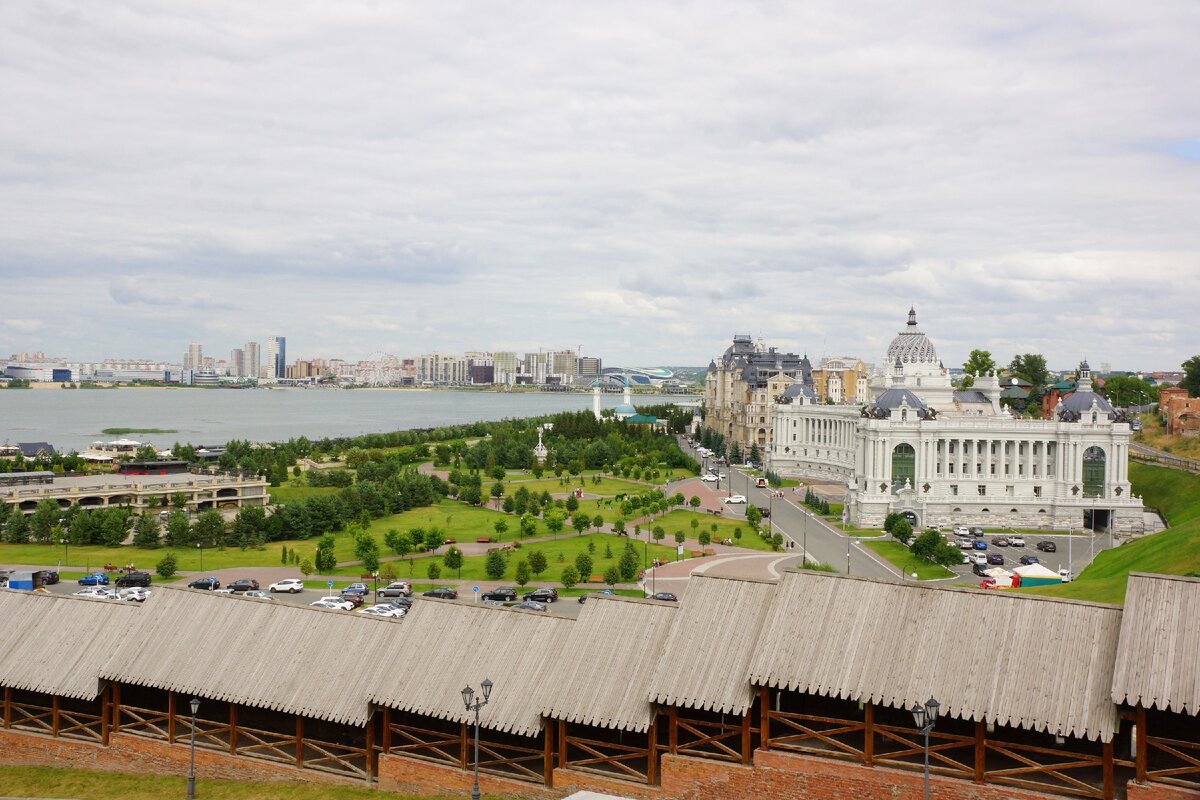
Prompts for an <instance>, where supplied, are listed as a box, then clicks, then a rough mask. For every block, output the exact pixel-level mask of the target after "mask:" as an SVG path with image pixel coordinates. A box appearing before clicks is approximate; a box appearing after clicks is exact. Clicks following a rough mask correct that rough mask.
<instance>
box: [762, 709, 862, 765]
mask: <svg viewBox="0 0 1200 800" xmlns="http://www.w3.org/2000/svg"><path fill="white" fill-rule="evenodd" d="M767 716H768V723H769V725H768V730H769V731H770V736H771V742H770V746H771V749H772V750H797V751H800V752H805V753H816V754H818V755H822V756H829V757H832V758H847V759H854V760H856V761H862V760H865V755H866V751H865V750H864V744H863V741H864V738H865V732H866V724H865V722H863V721H862V720H846V719H838V718H836V717H824V716H818V715H816V714H796V713H793V712H790V711H768V712H767Z"/></svg>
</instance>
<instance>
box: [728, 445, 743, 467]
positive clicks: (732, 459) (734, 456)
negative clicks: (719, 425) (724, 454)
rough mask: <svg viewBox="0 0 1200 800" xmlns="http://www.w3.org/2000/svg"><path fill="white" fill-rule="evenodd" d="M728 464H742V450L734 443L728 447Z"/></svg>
mask: <svg viewBox="0 0 1200 800" xmlns="http://www.w3.org/2000/svg"><path fill="white" fill-rule="evenodd" d="M729 463H730V464H740V463H742V448H741V447H740V446H739V445H738V443H737V442H734V443H733V444H731V445H729Z"/></svg>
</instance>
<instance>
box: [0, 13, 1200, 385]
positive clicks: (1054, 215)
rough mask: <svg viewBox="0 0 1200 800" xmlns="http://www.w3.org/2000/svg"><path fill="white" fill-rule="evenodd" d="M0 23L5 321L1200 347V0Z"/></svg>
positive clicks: (12, 324)
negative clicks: (1192, 332)
mask: <svg viewBox="0 0 1200 800" xmlns="http://www.w3.org/2000/svg"><path fill="white" fill-rule="evenodd" d="M681 18H686V20H687V24H686V25H680V24H679V20H680V19H681ZM281 19H285V20H286V21H287V22H286V25H280V24H279V20H281ZM5 22H6V24H5V26H4V30H5V33H4V34H3V37H4V39H3V41H4V43H5V51H6V52H7V53H9V54H10V58H11V62H10V64H16V63H20V64H21V65H22V66H21V68H20V69H17V68H16V67H14V66H11V65H8V66H5V65H0V69H4V70H5V73H4V74H5V85H6V87H7V88H8V89H9V91H8V93H7V99H8V100H9V108H10V116H11V118H13V119H18V120H21V124H19V125H13V126H9V127H8V128H5V129H4V130H3V131H0V144H2V145H3V146H2V147H0V152H4V153H6V155H5V156H4V158H3V169H0V187H3V189H4V191H3V192H0V213H3V215H4V218H5V219H6V221H7V223H8V224H7V225H6V226H5V230H4V234H3V236H0V278H3V280H4V284H3V285H4V286H5V295H6V296H7V297H8V298H9V308H8V309H6V313H5V314H4V315H3V318H2V319H0V352H13V351H19V350H45V351H70V352H72V353H73V354H77V355H78V357H79V358H82V359H99V358H101V357H104V356H111V355H113V354H117V353H130V352H133V351H135V350H137V351H140V355H141V356H143V357H147V358H171V359H176V358H178V357H179V355H178V352H177V349H178V347H177V345H176V344H175V340H176V339H183V340H185V341H186V340H187V339H195V340H203V341H207V342H212V343H213V344H212V347H213V348H214V350H216V351H225V352H228V351H229V350H230V349H231V348H234V347H237V346H240V344H241V343H242V342H244V341H245V340H246V334H245V333H244V332H243V331H245V330H246V329H248V328H253V329H254V330H263V331H269V330H287V331H290V333H291V337H292V338H293V342H292V343H290V344H291V345H292V349H293V351H294V352H304V353H306V354H307V355H309V356H310V357H325V358H329V357H334V356H339V355H341V356H343V357H356V356H357V357H366V356H368V355H369V354H371V353H374V352H377V351H378V352H385V353H389V352H390V353H397V354H401V353H419V352H425V351H429V350H433V349H443V350H447V351H454V352H462V351H466V350H469V349H471V348H472V347H477V346H478V344H479V343H480V342H491V343H492V344H491V345H490V346H492V347H494V348H495V349H501V350H514V351H518V350H522V349H524V348H526V347H528V344H527V343H528V342H530V341H534V342H536V341H546V340H553V341H572V342H582V343H585V346H586V348H587V349H590V350H591V351H593V352H603V353H604V354H605V356H606V358H607V359H609V360H611V361H612V362H613V363H642V364H653V363H668V362H675V363H681V364H699V363H707V360H708V358H709V357H710V355H711V353H713V352H718V350H719V348H720V347H721V346H722V344H723V343H724V342H725V341H726V340H727V339H728V337H729V335H730V334H731V333H733V332H736V331H749V332H751V333H752V334H754V335H755V336H758V335H759V334H760V333H761V334H762V335H763V336H765V337H767V338H769V339H771V340H772V341H773V343H775V344H777V345H778V346H780V347H781V348H784V349H790V350H801V351H805V350H806V351H808V352H809V353H810V355H817V354H819V353H857V354H859V355H860V357H863V358H864V359H871V358H875V357H877V355H876V354H878V353H881V352H882V351H883V350H884V348H885V346H886V343H887V341H888V340H889V339H890V338H891V336H892V335H893V331H894V328H895V325H896V323H895V322H894V320H896V319H898V318H900V317H901V316H902V314H903V312H904V311H905V310H907V308H908V306H909V304H910V303H911V304H915V305H916V306H917V309H918V312H919V313H920V314H921V316H922V319H923V321H924V324H925V325H926V326H927V327H928V328H929V329H930V331H931V333H932V334H934V335H936V336H937V338H938V341H939V342H941V343H942V351H943V353H944V354H945V357H946V362H947V365H950V364H953V363H961V360H963V359H965V358H966V355H967V354H968V353H969V352H970V350H971V349H973V348H976V347H985V348H987V349H989V350H991V351H992V352H993V353H995V354H997V355H998V356H999V358H1000V359H1006V358H1007V357H1010V356H1011V355H1012V354H1015V353H1023V352H1041V353H1043V354H1045V355H1046V357H1047V360H1048V361H1049V362H1050V363H1051V364H1055V365H1060V366H1062V365H1069V364H1072V363H1075V362H1077V361H1078V359H1079V357H1080V356H1081V355H1083V354H1087V355H1088V356H1089V357H1091V356H1092V355H1093V354H1096V359H1097V360H1099V359H1100V358H1103V359H1104V360H1106V361H1109V362H1111V363H1112V364H1113V365H1114V367H1115V368H1118V369H1121V368H1125V369H1131V368H1139V367H1140V368H1146V369H1175V368H1178V365H1179V364H1180V363H1181V362H1182V361H1183V360H1184V359H1186V358H1188V357H1190V356H1191V355H1194V352H1193V351H1194V343H1193V341H1192V340H1190V338H1189V335H1188V334H1189V328H1190V324H1189V323H1190V321H1191V308H1190V302H1189V298H1190V297H1194V296H1196V295H1197V294H1200V268H1198V267H1197V255H1198V254H1200V241H1198V238H1200V233H1198V232H1197V230H1196V227H1195V224H1194V220H1195V219H1196V217H1197V216H1198V213H1197V212H1198V211H1200V183H1198V182H1197V181H1196V179H1195V178H1196V169H1197V167H1198V163H1197V162H1198V161H1200V138H1198V137H1200V98H1197V96H1196V95H1195V93H1194V92H1191V91H1190V90H1189V89H1188V86H1189V82H1188V81H1186V80H1180V77H1179V76H1181V75H1187V74H1192V73H1195V72H1197V71H1198V68H1200V52H1198V51H1197V50H1196V48H1194V47H1193V46H1192V45H1191V42H1190V36H1189V35H1190V32H1191V31H1192V30H1195V29H1196V28H1197V27H1198V26H1200V10H1198V9H1197V7H1196V6H1195V5H1194V4H1189V3H1184V2H1170V1H1167V2H1163V3H1159V4H1156V6H1155V8H1154V10H1153V13H1146V12H1145V11H1144V10H1142V9H1138V8H1135V7H1130V6H1128V5H1127V4H1119V3H1109V2H1103V3H1082V2H1079V3H1074V4H1067V5H1065V6H1055V7H1053V8H1042V7H1036V8H1025V7H1000V8H992V9H983V8H977V7H969V6H962V5H961V4H950V3H926V4H921V5H920V6H918V7H915V8H914V7H899V6H894V5H890V6H889V5H881V6H879V7H878V8H876V9H874V10H873V11H872V12H871V13H869V14H861V15H859V16H856V15H855V10H853V9H848V8H843V7H841V6H838V5H836V4H818V5H816V6H803V7H799V6H797V7H791V6H781V7H767V6H763V7H737V6H727V5H725V4H720V3H699V4H695V5H691V6H689V7H688V8H687V10H686V12H685V11H684V10H683V9H674V10H672V7H671V6H663V7H647V6H644V5H642V4H628V5H624V6H623V5H618V6H611V5H609V6H605V7H603V8H599V7H563V8H558V9H554V10H553V11H552V12H548V11H547V10H546V9H545V8H544V7H543V6H540V5H532V4H531V5H518V6H509V7H503V8H501V7H496V8H488V9H480V8H477V7H474V6H468V5H462V6H456V5H443V6H438V7H437V8H436V9H434V8H428V9H400V8H392V7H389V6H387V5H380V4H370V3H368V4H363V5H346V6H338V7H336V8H333V7H331V8H327V9H322V8H299V9H297V8H294V7H292V6H284V5H282V4H276V5H272V4H271V3H267V4H265V5H261V6H255V7H254V8H249V7H245V6H242V5H236V4H227V5H222V4H220V3H216V4H195V5H193V6H191V7H190V8H189V7H181V8H179V9H176V10H173V12H172V14H171V15H170V16H169V17H168V16H167V15H165V14H161V15H160V14H157V13H156V12H154V11H139V12H137V13H134V12H129V13H125V14H121V15H117V16H116V17H110V16H108V15H107V14H105V13H104V12H102V11H101V10H100V9H98V8H97V9H93V8H91V7H89V6H87V5H80V6H77V7H74V8H72V9H69V11H68V12H65V13H63V14H60V15H49V14H43V13H41V12H40V11H39V10H38V9H37V8H36V7H30V6H20V5H18V6H16V7H13V8H11V9H8V10H6V12H5ZM449 41H466V42H471V46H470V47H447V46H446V42H449ZM83 57H86V59H87V63H89V64H90V65H91V68H90V69H88V70H86V71H85V72H82V73H81V72H80V71H79V70H78V69H77V66H78V59H79V58H83ZM164 65H165V66H164ZM297 80H300V81H302V82H303V84H304V85H305V87H306V91H305V93H304V94H303V96H298V95H297V94H296V93H295V89H294V87H295V85H296V81H297ZM15 298H20V303H19V304H16V303H15V300H14V299H15ZM65 321H69V324H64V322H65ZM179 330H183V331H186V332H187V333H186V335H178V336H177V335H175V334H174V332H175V331H179ZM164 332H171V335H169V336H165V335H164ZM256 340H259V341H261V339H260V338H259V339H256Z"/></svg>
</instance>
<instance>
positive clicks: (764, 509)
mask: <svg viewBox="0 0 1200 800" xmlns="http://www.w3.org/2000/svg"><path fill="white" fill-rule="evenodd" d="M758 513H759V515H760V516H761V517H762V518H763V519H767V518H768V517H770V516H771V509H770V507H768V506H759V507H758Z"/></svg>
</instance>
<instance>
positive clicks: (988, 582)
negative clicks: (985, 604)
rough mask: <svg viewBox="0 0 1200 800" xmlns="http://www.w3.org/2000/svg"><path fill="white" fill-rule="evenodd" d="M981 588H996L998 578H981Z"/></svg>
mask: <svg viewBox="0 0 1200 800" xmlns="http://www.w3.org/2000/svg"><path fill="white" fill-rule="evenodd" d="M979 588H980V589H995V588H996V579H995V578H984V579H983V580H981V581H980V582H979Z"/></svg>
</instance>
